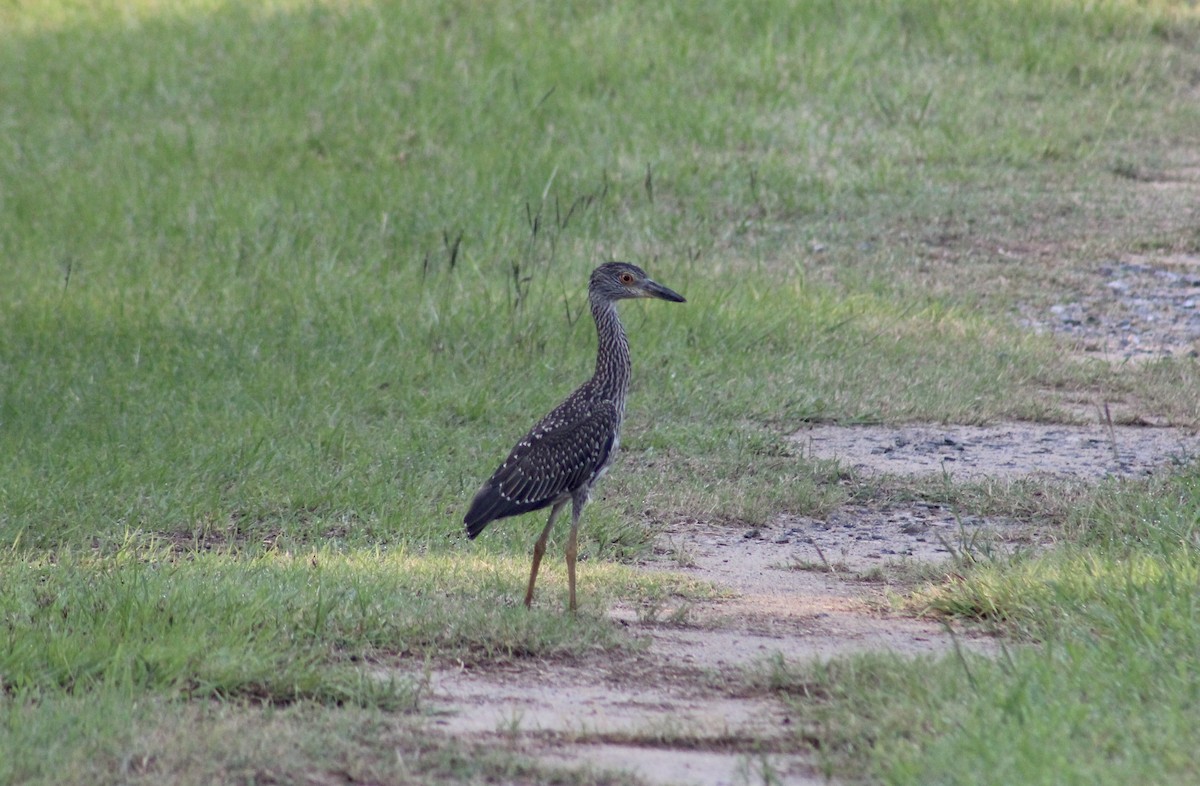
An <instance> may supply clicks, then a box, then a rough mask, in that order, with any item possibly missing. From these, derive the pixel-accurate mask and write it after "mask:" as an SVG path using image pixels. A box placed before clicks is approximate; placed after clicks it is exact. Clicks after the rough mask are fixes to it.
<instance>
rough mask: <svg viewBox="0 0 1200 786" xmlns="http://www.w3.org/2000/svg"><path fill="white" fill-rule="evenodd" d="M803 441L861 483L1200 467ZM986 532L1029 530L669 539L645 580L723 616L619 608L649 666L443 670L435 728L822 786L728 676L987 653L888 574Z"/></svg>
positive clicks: (823, 526)
mask: <svg viewBox="0 0 1200 786" xmlns="http://www.w3.org/2000/svg"><path fill="white" fill-rule="evenodd" d="M794 439H796V440H797V441H799V442H800V443H801V444H802V445H804V447H805V450H806V451H807V452H809V453H810V454H811V455H813V456H815V457H819V458H837V459H838V460H839V461H841V462H842V463H843V464H844V465H846V466H849V467H854V468H856V470H857V471H859V472H864V473H871V472H887V473H890V474H909V475H912V474H920V473H937V474H940V475H946V476H950V477H951V478H952V479H978V478H982V477H993V478H1008V479H1012V478H1017V477H1021V476H1027V475H1031V474H1039V473H1040V474H1049V475H1051V476H1053V477H1056V478H1060V479H1070V478H1073V479H1078V480H1081V481H1086V480H1093V479H1096V478H1099V477H1101V476H1104V475H1108V474H1123V475H1143V474H1146V473H1148V472H1152V471H1154V470H1155V469H1157V468H1159V467H1161V466H1162V465H1164V464H1169V463H1170V462H1172V461H1177V460H1184V459H1186V458H1188V457H1193V456H1196V455H1200V437H1197V435H1195V434H1193V433H1190V432H1187V431H1184V430H1179V429H1162V428H1138V427H1117V428H1116V429H1114V430H1111V431H1110V430H1109V429H1108V428H1107V427H1106V426H1099V425H1096V426H1061V425H1036V424H1002V425H998V426H994V427H989V428H972V427H961V426H951V427H945V426H909V427H904V428H884V427H859V428H840V427H820V428H816V429H805V430H803V431H801V432H798V433H797V434H796V435H794ZM1114 447H1115V451H1114ZM980 530H987V531H988V532H989V533H991V534H992V535H995V536H997V537H999V538H1000V539H1001V540H1003V539H1004V538H1005V536H1006V534H1013V533H1015V532H1017V531H1018V530H1019V525H1018V524H1016V523H1014V522H1009V521H998V520H986V519H983V518H979V517H966V518H963V517H960V516H956V515H955V512H954V511H952V510H950V509H948V508H944V507H941V506H938V505H935V504H929V503H909V504H905V505H895V506H891V507H887V508H869V507H864V506H847V507H845V508H843V509H841V510H839V511H836V512H835V513H833V514H831V515H830V516H828V517H826V518H824V519H813V518H805V517H794V516H792V517H789V516H783V517H780V518H779V519H778V520H777V521H775V522H774V523H772V525H771V526H769V527H765V528H761V529H757V530H746V529H739V528H718V527H713V526H707V525H695V524H688V525H680V526H678V527H677V528H676V529H675V530H673V531H669V532H666V533H664V534H663V536H662V538H663V542H662V547H661V548H660V549H659V550H658V554H657V555H656V559H655V560H653V561H651V562H650V563H648V564H647V565H645V566H644V569H645V570H651V571H655V570H667V571H678V572H684V573H687V574H689V575H691V576H694V577H696V578H699V579H703V580H706V581H708V582H710V583H712V584H713V585H715V586H717V587H719V588H720V589H721V591H722V592H721V597H720V598H719V599H718V600H713V601H705V602H699V603H691V604H686V605H681V606H677V607H673V608H659V609H645V608H631V607H617V608H615V609H614V610H613V611H612V617H613V619H614V620H615V621H616V622H618V623H620V624H623V625H627V626H628V627H629V628H630V630H631V631H632V632H634V633H635V635H639V636H643V637H646V638H647V639H648V642H647V647H646V649H645V650H644V651H639V652H637V653H633V654H627V655H620V656H617V657H615V658H614V657H611V656H606V657H604V658H596V659H595V660H594V661H590V662H582V663H572V664H564V663H560V662H556V663H541V662H537V661H531V662H521V663H518V664H515V665H513V666H511V667H509V668H507V669H504V670H489V671H470V670H452V669H443V670H439V671H436V672H434V673H433V674H432V676H431V684H430V689H431V690H430V703H431V705H432V707H433V708H434V711H435V713H436V717H435V723H436V725H437V726H439V727H440V728H441V729H442V730H443V731H444V732H446V733H447V734H451V735H462V736H467V737H470V738H472V739H476V740H477V739H479V738H480V737H492V738H494V739H496V741H497V742H498V743H501V744H505V745H510V746H514V747H516V748H517V749H519V750H522V751H524V752H526V753H528V754H530V755H534V756H537V757H540V758H542V759H543V760H545V761H547V762H552V763H561V764H562V765H564V766H567V767H578V766H581V765H582V766H591V767H594V768H597V769H603V770H617V771H623V772H629V773H633V774H635V775H636V776H638V777H639V778H640V779H641V780H643V781H644V782H646V783H648V784H695V785H696V786H725V785H726V784H743V783H747V784H748V783H763V782H772V783H781V784H792V785H793V786H801V785H804V784H817V783H827V781H826V780H825V779H824V778H823V777H822V776H821V775H820V773H819V772H818V771H817V769H816V767H815V764H814V762H813V761H812V760H811V758H810V757H809V756H808V755H807V754H806V753H804V752H800V753H797V752H795V751H794V750H792V749H791V747H794V737H793V736H792V735H791V734H790V732H791V730H792V728H793V727H794V726H793V725H794V724H795V723H799V722H802V719H796V718H790V717H789V716H788V714H787V710H786V708H785V707H784V706H783V705H782V704H781V703H779V702H777V701H775V700H774V699H772V698H771V697H770V696H767V695H763V694H762V693H761V692H754V691H751V690H749V689H747V688H746V687H745V681H743V680H738V679H733V678H732V677H734V676H736V675H738V674H740V673H741V670H743V669H746V668H755V667H758V668H769V663H770V659H772V658H779V657H783V658H785V659H787V660H789V661H806V660H811V659H814V658H819V659H825V658H830V657H833V656H837V655H842V654H845V653H851V652H861V651H869V650H887V651H890V652H896V653H901V654H912V655H918V654H930V653H940V652H946V651H948V650H949V649H951V648H952V647H954V646H956V643H957V645H958V646H963V647H966V648H970V649H974V650H977V651H985V652H986V651H990V649H991V648H992V646H993V642H992V640H991V639H988V638H986V637H983V636H980V635H978V634H971V633H969V632H964V631H959V632H958V633H957V634H954V635H952V634H951V633H950V632H949V631H948V630H947V629H945V628H944V627H943V626H942V625H940V624H937V623H935V622H931V621H926V620H919V619H913V618H911V617H907V616H904V615H901V614H898V613H896V612H894V611H891V610H890V609H891V605H890V603H889V600H888V592H889V587H888V585H887V584H885V583H882V581H881V580H880V579H879V578H878V577H879V576H880V572H879V571H878V570H876V568H878V567H879V566H882V565H885V564H887V563H889V562H895V561H904V560H909V561H917V562H923V563H927V562H936V561H938V560H944V559H946V558H947V557H948V556H949V550H948V548H947V546H948V545H949V544H953V543H955V542H958V541H959V540H960V539H961V538H962V537H963V536H964V535H965V536H968V537H969V536H970V534H971V533H973V532H977V531H980ZM584 570H585V574H586V568H585V569H584ZM872 576H873V577H875V578H874V580H864V577H872ZM956 639H957V642H956ZM789 746H790V747H789Z"/></svg>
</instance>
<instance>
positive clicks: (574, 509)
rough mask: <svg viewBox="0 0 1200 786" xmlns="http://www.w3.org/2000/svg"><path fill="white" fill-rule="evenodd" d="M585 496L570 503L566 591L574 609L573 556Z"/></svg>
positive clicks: (577, 552) (576, 545)
mask: <svg viewBox="0 0 1200 786" xmlns="http://www.w3.org/2000/svg"><path fill="white" fill-rule="evenodd" d="M586 501H587V497H583V498H582V499H576V500H574V501H572V504H571V534H570V535H568V536H567V588H568V589H567V591H568V592H569V593H570V602H569V605H568V608H569V609H570V610H571V611H575V557H576V556H578V555H579V514H580V513H582V512H583V505H584V503H585V502H586Z"/></svg>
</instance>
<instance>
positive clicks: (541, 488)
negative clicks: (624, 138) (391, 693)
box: [463, 262, 685, 610]
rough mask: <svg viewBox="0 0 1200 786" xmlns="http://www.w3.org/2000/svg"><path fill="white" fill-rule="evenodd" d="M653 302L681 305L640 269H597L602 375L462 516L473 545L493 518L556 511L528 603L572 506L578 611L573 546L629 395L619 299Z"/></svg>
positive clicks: (562, 408) (562, 407) (537, 551)
mask: <svg viewBox="0 0 1200 786" xmlns="http://www.w3.org/2000/svg"><path fill="white" fill-rule="evenodd" d="M637 297H650V298H659V299H662V300H669V301H672V302H676V303H683V302H685V301H684V298H683V296H682V295H679V294H678V293H676V292H673V291H671V290H670V289H667V288H666V287H664V286H662V285H661V284H658V283H656V282H654V281H652V280H651V279H650V278H648V277H647V276H646V273H645V272H644V271H643V270H642V269H641V268H639V267H637V266H636V265H631V264H628V263H625V262H609V263H606V264H603V265H600V266H599V267H597V268H596V269H595V270H594V271H592V276H591V280H590V281H589V283H588V302H589V304H590V306H591V310H592V317H593V318H594V319H595V320H596V336H597V349H596V371H595V373H594V374H593V375H592V378H591V379H589V380H588V381H587V382H584V383H583V384H582V385H580V386H579V388H577V389H576V390H575V392H574V393H572V394H571V395H570V396H568V397H567V399H566V400H565V401H563V402H562V403H561V404H559V405H558V406H557V407H555V408H554V409H553V410H551V412H550V414H548V415H546V416H545V417H544V418H542V419H541V420H540V421H538V423H537V424H536V425H535V426H534V427H533V428H532V429H531V430H530V432H529V433H528V434H526V435H525V436H524V437H523V438H522V439H521V440H520V441H519V442H518V443H517V444H516V446H515V447H513V449H512V451H511V452H510V453H509V455H508V458H507V459H505V460H504V463H503V464H501V465H500V467H499V468H498V469H497V470H496V471H495V473H493V474H492V476H491V478H489V479H488V481H487V482H486V483H484V484H483V487H482V488H480V489H479V492H478V493H477V494H476V495H475V498H474V500H472V502H471V507H470V509H469V510H468V511H467V514H466V516H465V517H464V518H463V523H464V524H465V525H466V529H467V537H469V538H471V539H472V540H473V539H474V538H475V537H476V536H478V535H479V533H480V532H482V531H483V529H484V527H486V526H487V525H488V524H489V523H491V522H492V521H495V520H497V519H502V518H506V517H508V516H517V515H520V514H522V513H528V512H530V511H534V510H539V509H541V508H545V507H551V511H550V520H549V521H548V522H547V523H546V527H545V529H544V530H543V531H542V535H541V537H540V538H539V539H538V541H537V543H536V544H535V546H534V561H533V568H532V571H531V573H530V577H529V586H528V589H527V592H526V596H525V605H526V606H528V605H529V604H530V603H531V602H532V599H533V585H534V582H535V580H536V579H537V570H538V565H539V563H540V561H541V556H542V553H544V551H545V544H546V538H547V536H548V535H549V533H550V530H551V529H552V528H553V526H554V519H555V517H556V516H557V515H558V512H559V510H560V509H561V508H562V507H563V505H565V504H566V503H567V502H568V501H570V502H571V503H572V519H571V535H570V538H569V540H568V542H567V575H568V581H569V584H570V607H571V609H572V610H573V609H574V608H575V546H576V537H577V530H578V526H579V514H580V512H581V511H582V509H583V506H584V504H585V503H586V502H587V499H588V494H589V492H590V490H591V488H592V486H593V485H594V484H595V483H596V481H597V480H599V479H600V476H601V475H603V474H604V472H605V470H606V469H607V468H608V465H609V464H610V463H611V462H612V459H613V456H614V455H615V453H616V450H617V445H618V443H619V441H620V435H621V422H622V420H623V419H624V416H625V395H626V393H627V392H628V390H629V373H630V361H629V341H628V339H627V338H626V336H625V330H624V328H623V327H622V326H621V320H620V319H619V318H618V316H617V308H616V302H617V301H618V300H622V299H625V298H637Z"/></svg>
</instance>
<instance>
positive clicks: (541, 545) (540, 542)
mask: <svg viewBox="0 0 1200 786" xmlns="http://www.w3.org/2000/svg"><path fill="white" fill-rule="evenodd" d="M565 504H566V501H565V500H564V501H563V502H559V503H556V504H555V506H554V507H553V508H551V509H550V520H549V521H547V522H546V526H545V528H544V529H542V535H541V537H539V538H538V539H537V543H535V544H533V566H532V567H531V568H530V569H529V586H528V587H527V588H526V589H525V608H529V607H530V605H531V604H532V603H533V585H534V582H536V581H537V574H538V568H539V567H540V566H541V564H542V555H543V554H545V553H546V538H548V537H549V536H550V530H552V529H554V519H556V518H558V512H559V511H560V510H562V506H563V505H565Z"/></svg>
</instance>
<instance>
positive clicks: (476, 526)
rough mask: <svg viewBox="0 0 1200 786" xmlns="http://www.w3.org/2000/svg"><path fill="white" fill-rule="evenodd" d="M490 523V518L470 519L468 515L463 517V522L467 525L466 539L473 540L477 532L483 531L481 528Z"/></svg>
mask: <svg viewBox="0 0 1200 786" xmlns="http://www.w3.org/2000/svg"><path fill="white" fill-rule="evenodd" d="M490 523H491V520H490V519H475V520H471V518H470V517H467V518H465V519H463V524H465V525H466V527H467V539H468V540H475V538H477V537H479V533H480V532H483V528H484V527H486V526H487V525H488V524H490Z"/></svg>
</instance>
